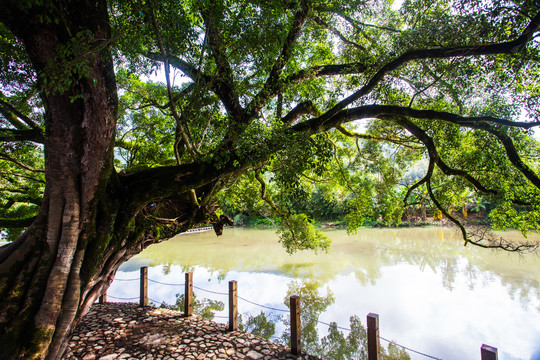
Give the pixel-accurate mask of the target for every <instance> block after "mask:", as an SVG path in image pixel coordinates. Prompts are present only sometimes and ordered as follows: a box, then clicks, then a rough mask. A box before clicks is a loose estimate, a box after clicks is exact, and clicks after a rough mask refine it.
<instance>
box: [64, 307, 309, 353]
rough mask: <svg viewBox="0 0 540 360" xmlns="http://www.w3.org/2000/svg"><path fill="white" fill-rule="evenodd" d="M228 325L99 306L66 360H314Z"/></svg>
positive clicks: (167, 313) (87, 319) (73, 340)
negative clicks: (230, 329)
mask: <svg viewBox="0 0 540 360" xmlns="http://www.w3.org/2000/svg"><path fill="white" fill-rule="evenodd" d="M289 351H290V349H289V348H287V347H285V346H283V345H279V344H276V343H274V342H271V341H269V340H266V339H264V338H261V337H258V336H255V335H252V334H249V333H245V332H242V331H234V332H229V331H227V325H225V324H217V323H215V322H213V321H210V320H207V319H204V318H201V317H199V316H192V317H190V318H184V317H182V313H180V312H176V311H171V310H165V309H158V308H154V307H145V308H141V307H139V306H138V305H137V304H132V303H106V304H95V305H94V306H93V307H92V309H91V310H90V312H89V313H88V314H86V316H85V317H84V318H83V320H82V322H81V323H80V324H79V325H78V326H77V328H76V329H75V332H74V334H73V337H72V338H71V341H70V343H69V347H68V349H67V351H66V355H65V356H64V360H113V359H126V360H152V359H155V360H158V359H161V360H167V359H178V360H181V359H197V360H203V359H204V360H210V359H262V360H270V359H309V360H316V359H318V358H317V357H314V356H309V355H303V356H294V355H291V354H290V353H289Z"/></svg>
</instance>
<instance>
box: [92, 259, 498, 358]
mask: <svg viewBox="0 0 540 360" xmlns="http://www.w3.org/2000/svg"><path fill="white" fill-rule="evenodd" d="M140 271H141V277H140V278H138V279H137V278H134V279H114V280H115V281H136V280H139V281H140V285H141V286H140V296H135V297H115V296H110V295H109V297H110V298H111V299H115V300H135V299H139V304H140V305H141V306H147V305H148V301H149V300H150V301H152V302H153V303H155V304H165V305H169V304H166V303H165V302H164V301H162V302H160V301H157V300H154V299H151V298H148V281H150V282H153V283H156V284H159V285H164V286H184V287H185V292H184V294H185V296H184V316H185V317H189V316H191V315H193V288H195V289H197V290H200V291H203V292H207V293H210V294H215V295H220V296H228V298H229V316H216V315H214V318H220V319H229V330H230V331H236V330H238V299H240V300H242V301H245V302H247V303H249V304H252V305H255V306H258V307H260V308H263V309H267V310H271V311H277V312H282V313H290V317H291V318H290V323H291V353H292V354H293V355H300V354H301V352H302V351H301V330H300V329H301V327H300V298H299V297H298V296H291V297H290V307H289V309H279V308H274V307H271V306H266V305H263V304H258V303H256V302H254V301H251V300H249V299H246V298H244V297H241V296H238V293H237V282H236V281H235V280H232V281H230V282H229V292H219V291H213V290H208V289H204V288H201V287H199V286H195V285H194V284H193V273H192V272H188V273H186V274H185V276H186V281H185V283H182V284H179V283H166V282H161V281H157V280H153V279H149V278H148V268H147V267H141V269H140ZM111 280H112V279H111ZM99 302H100V303H105V302H107V294H106V293H104V294H103V295H101V297H100V298H99ZM169 306H170V305H169ZM308 319H309V320H311V321H313V322H317V323H319V324H322V325H326V326H328V327H332V328H336V329H340V330H344V331H349V332H351V331H352V330H351V329H349V328H346V327H342V326H338V325H337V323H327V322H324V321H320V320H319V319H314V318H311V317H308ZM367 338H368V339H367V340H368V341H367V343H368V348H367V353H368V357H367V359H368V360H380V340H383V341H386V342H387V343H389V344H393V345H395V346H398V347H400V348H402V349H404V350H406V351H410V352H412V353H415V354H417V355H421V356H424V357H426V358H429V359H434V360H443V359H441V358H438V357H435V356H432V355H429V354H426V353H423V352H421V351H418V350H414V349H412V348H410V347H407V346H404V345H401V344H398V343H397V342H395V341H392V340H388V339H386V338H384V337H382V336H380V335H379V315H377V314H373V313H369V314H368V315H367ZM480 354H481V360H497V359H498V354H497V348H495V347H492V346H489V345H485V344H482V346H481V348H480Z"/></svg>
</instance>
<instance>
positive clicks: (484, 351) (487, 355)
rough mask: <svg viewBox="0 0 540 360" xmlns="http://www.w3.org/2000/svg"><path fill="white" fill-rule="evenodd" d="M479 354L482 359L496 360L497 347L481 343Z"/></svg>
mask: <svg viewBox="0 0 540 360" xmlns="http://www.w3.org/2000/svg"><path fill="white" fill-rule="evenodd" d="M480 354H481V356H482V360H497V359H498V358H499V357H498V355H497V348H496V347H493V346H489V345H486V344H482V347H481V348H480Z"/></svg>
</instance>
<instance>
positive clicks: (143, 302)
mask: <svg viewBox="0 0 540 360" xmlns="http://www.w3.org/2000/svg"><path fill="white" fill-rule="evenodd" d="M139 305H140V306H148V267H147V266H143V267H142V268H141V297H140V300H139Z"/></svg>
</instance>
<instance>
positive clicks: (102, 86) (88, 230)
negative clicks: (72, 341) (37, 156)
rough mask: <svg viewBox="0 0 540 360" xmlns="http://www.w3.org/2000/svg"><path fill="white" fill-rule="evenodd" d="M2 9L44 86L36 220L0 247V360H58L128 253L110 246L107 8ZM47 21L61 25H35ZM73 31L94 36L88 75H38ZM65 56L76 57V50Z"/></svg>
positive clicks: (112, 107) (111, 95)
mask: <svg viewBox="0 0 540 360" xmlns="http://www.w3.org/2000/svg"><path fill="white" fill-rule="evenodd" d="M21 3H22V2H21ZM9 5H11V6H9V7H7V8H6V7H4V9H3V10H2V11H5V13H4V14H3V15H0V16H1V17H2V18H1V20H2V21H3V22H4V23H5V24H7V25H8V26H9V27H10V29H11V30H12V31H13V32H14V33H15V34H16V35H17V36H18V37H19V38H21V39H22V40H23V41H24V43H25V46H26V48H27V51H28V53H29V55H30V57H31V60H32V62H33V64H34V66H35V68H36V71H37V72H38V74H39V80H40V83H41V85H42V86H43V88H44V89H45V91H42V92H41V95H42V99H43V102H44V104H45V110H46V112H45V117H46V121H45V123H46V131H45V169H46V180H47V185H46V189H45V195H44V201H43V204H42V207H41V210H40V214H39V215H38V217H37V219H36V220H35V222H34V223H33V224H32V225H31V226H30V227H29V228H28V230H27V231H26V232H25V233H24V234H23V235H22V236H21V238H19V239H18V240H17V241H16V242H15V243H13V244H10V245H6V246H4V247H2V248H1V249H0V334H1V335H0V344H2V345H1V346H0V358H2V359H10V358H25V359H26V358H35V359H44V358H47V359H57V358H60V357H61V355H62V353H63V351H64V349H65V345H66V339H67V338H68V336H69V334H70V332H71V331H72V329H73V326H74V324H76V322H77V319H79V318H80V317H81V316H82V315H83V314H84V312H85V311H86V310H87V309H88V307H89V306H90V305H91V304H92V303H93V301H94V299H95V298H96V297H98V296H99V294H100V293H101V291H102V290H103V288H104V287H106V286H107V282H106V281H104V280H103V277H104V274H105V273H111V272H114V270H115V266H116V264H117V263H119V261H120V260H121V258H122V256H123V255H127V254H126V252H125V251H124V253H123V254H117V253H114V252H112V251H111V250H110V249H111V246H114V245H115V244H114V242H113V231H114V228H115V218H116V215H117V214H118V212H119V211H120V210H121V205H122V203H121V201H120V199H118V198H117V197H118V195H114V194H118V193H119V192H118V187H119V184H118V182H117V181H115V179H117V176H116V174H115V173H114V169H113V167H112V159H113V153H112V152H113V147H112V144H113V140H114V133H115V116H116V89H115V84H114V73H113V68H112V61H111V56H110V53H108V50H106V49H107V46H105V47H103V46H101V44H102V43H103V41H106V40H107V39H109V38H110V36H109V26H108V18H107V10H106V4H105V2H103V1H101V2H91V4H89V3H85V2H79V4H78V5H77V7H75V8H73V7H72V8H70V9H66V8H65V7H64V6H65V5H66V4H64V3H62V2H59V3H57V4H55V9H54V11H56V12H59V13H54V14H52V13H50V9H49V8H47V5H46V6H45V7H41V8H38V7H34V8H20V9H19V8H18V7H19V6H22V5H20V4H16V3H15V2H13V3H11V4H9ZM46 15H49V16H50V19H54V18H55V17H56V18H58V17H59V16H60V17H61V18H62V20H63V22H60V23H59V24H55V21H54V20H50V22H48V21H49V20H43V19H44V18H45V16H46ZM40 16H42V17H40ZM82 30H90V32H91V33H92V34H93V38H94V39H95V40H94V42H93V43H91V44H89V46H90V47H91V48H92V51H93V55H92V56H91V58H90V62H89V63H87V64H86V65H85V66H86V67H87V68H86V71H87V74H84V76H81V77H80V78H75V79H69V78H68V79H54V78H53V77H52V76H51V75H50V74H44V73H43V71H44V69H45V68H46V66H47V64H48V63H49V62H50V61H62V59H60V58H55V57H56V56H57V55H58V54H57V50H58V49H59V47H62V46H65V47H66V49H68V48H67V46H69V42H70V40H71V39H72V36H73V35H75V34H77V33H79V32H80V31H82ZM98 39H99V40H98ZM68 56H69V57H72V58H74V59H75V61H77V59H76V54H72V55H68ZM58 65H59V66H62V65H61V64H58ZM45 79H46V80H47V84H46V83H45V81H44V80H45ZM55 80H56V81H59V82H60V81H63V80H66V81H68V82H69V83H68V85H67V86H66V89H60V90H58V89H52V90H51V88H50V87H48V86H49V85H48V84H50V82H51V81H55ZM89 249H90V250H89ZM98 256H99V257H98ZM116 267H117V266H116Z"/></svg>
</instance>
